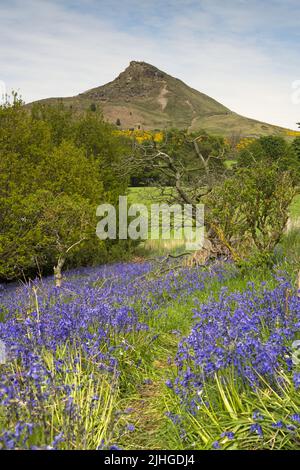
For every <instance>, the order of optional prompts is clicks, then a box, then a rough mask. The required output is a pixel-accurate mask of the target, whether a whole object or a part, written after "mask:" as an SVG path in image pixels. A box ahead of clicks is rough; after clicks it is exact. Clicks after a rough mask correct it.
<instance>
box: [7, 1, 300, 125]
mask: <svg viewBox="0 0 300 470" xmlns="http://www.w3.org/2000/svg"><path fill="white" fill-rule="evenodd" d="M249 4H250V5H249ZM0 15H1V30H0V70H1V73H0V80H1V81H4V82H5V83H6V86H7V89H19V90H20V92H21V93H22V95H23V97H24V99H25V100H26V101H32V100H36V99H40V98H46V97H49V96H70V95H74V94H77V93H79V92H82V91H84V90H86V89H89V88H92V87H94V86H98V85H101V84H104V83H106V82H108V81H110V80H113V79H114V78H115V77H116V75H118V74H119V73H120V72H121V71H122V70H123V69H124V68H125V67H126V66H127V65H128V63H129V61H130V60H145V61H147V62H150V63H152V64H153V65H156V66H157V67H159V68H160V69H162V70H164V71H166V72H168V73H170V74H171V75H175V76H177V77H178V78H180V79H182V80H184V81H185V82H186V83H187V84H189V85H191V86H193V87H194V88H196V89H198V90H199V91H202V92H204V93H207V94H208V95H210V96H212V97H213V98H215V99H217V100H219V101H221V102H222V103H223V104H225V105H226V106H228V107H229V108H231V109H232V110H234V111H236V112H239V113H240V114H243V115H246V116H249V117H253V118H257V119H260V120H263V121H267V122H271V123H274V124H280V125H283V126H286V127H292V128H296V126H295V122H298V121H299V120H300V105H299V104H298V105H296V104H293V101H292V93H293V91H294V90H293V89H292V83H293V82H294V81H295V80H297V79H300V71H299V67H298V57H297V56H298V53H297V48H298V44H299V32H298V29H299V28H298V24H299V19H300V5H299V4H298V3H297V2H296V1H294V0H287V1H285V2H284V3H283V2H281V1H279V0H278V1H277V0H272V1H271V0H269V1H264V2H261V1H258V0H252V1H251V2H246V1H244V0H228V1H226V2H224V1H221V0H198V1H195V0H181V1H178V0H165V1H163V0H160V1H159V0H152V1H150V0H143V1H142V2H140V1H137V0H123V2H122V3H120V2H119V0H118V1H116V0H110V1H108V0H100V1H99V0H98V1H96V0H81V1H79V0H78V1H65V0H64V1H62V0H23V1H21V0H13V1H8V0H7V1H6V0H3V1H2V2H1V4H0Z"/></svg>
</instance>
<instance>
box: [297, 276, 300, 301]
mask: <svg viewBox="0 0 300 470" xmlns="http://www.w3.org/2000/svg"><path fill="white" fill-rule="evenodd" d="M297 289H298V297H299V298H300V271H299V272H298V278H297Z"/></svg>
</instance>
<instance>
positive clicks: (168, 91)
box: [40, 61, 288, 136]
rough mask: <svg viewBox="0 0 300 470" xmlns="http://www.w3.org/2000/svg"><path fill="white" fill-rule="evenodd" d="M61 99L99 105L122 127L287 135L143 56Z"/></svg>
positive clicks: (82, 105)
mask: <svg viewBox="0 0 300 470" xmlns="http://www.w3.org/2000/svg"><path fill="white" fill-rule="evenodd" d="M57 101H62V102H63V103H64V104H65V105H67V106H72V107H73V108H74V109H75V110H76V111H79V112H81V111H83V110H86V109H89V108H91V107H92V108H95V107H97V108H100V109H102V111H103V114H104V117H105V118H106V119H107V120H108V121H110V122H112V123H116V122H118V123H119V124H120V128H122V129H130V128H135V129H139V128H140V129H145V130H150V129H166V128H171V127H175V128H178V129H189V131H197V130H200V129H205V130H207V131H208V132H210V133H212V134H223V135H232V134H238V135H239V134H240V135H241V136H259V135H270V134H273V135H274V134H277V135H287V133H288V131H287V129H284V128H282V127H277V126H274V125H271V124H267V123H264V122H259V121H256V120H254V119H249V118H246V117H243V116H240V115H238V114H236V113H234V112H233V111H231V110H230V109H228V108H226V107H225V106H223V105H222V104H220V103H218V102H217V101H216V100H214V99H213V98H211V97H209V96H207V95H205V94H204V93H201V92H199V91H197V90H194V89H193V88H191V87H189V86H188V85H186V84H185V83H184V82H182V81H181V80H179V79H177V78H174V77H172V76H170V75H168V74H167V73H165V72H162V71H161V70H159V69H157V68H156V67H154V66H153V65H150V64H147V63H146V62H137V61H132V62H130V64H129V66H128V67H127V68H126V69H125V70H124V71H123V72H122V73H121V74H120V75H119V76H118V77H117V78H116V79H115V80H113V81H112V82H110V83H107V84H106V85H102V86H99V87H96V88H93V89H91V90H88V91H86V92H84V93H80V94H79V95H77V96H74V97H70V98H49V99H46V100H41V101H40V102H42V103H55V102H57Z"/></svg>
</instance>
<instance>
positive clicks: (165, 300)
mask: <svg viewBox="0 0 300 470" xmlns="http://www.w3.org/2000/svg"><path fill="white" fill-rule="evenodd" d="M299 248H300V239H299V233H298V232H290V233H289V234H287V235H285V238H284V240H283V242H282V244H281V246H279V247H278V249H277V252H276V258H275V260H274V267H273V268H272V269H266V268H256V269H247V270H245V269H238V268H237V267H236V266H235V265H234V264H233V263H230V262H227V263H223V262H219V263H216V264H213V265H208V266H205V267H195V268H184V267H180V266H178V262H177V260H173V261H169V262H168V264H167V265H166V264H165V263H164V264H163V263H162V262H161V259H160V258H158V259H157V260H156V261H144V262H141V263H119V264H111V265H104V266H100V267H95V268H81V269H79V270H73V271H69V272H67V273H66V274H65V281H64V284H63V286H62V288H61V289H58V288H56V287H54V283H53V279H52V278H45V279H40V280H39V279H37V280H36V281H34V282H31V283H30V284H24V285H22V284H20V283H19V284H17V285H11V286H10V287H7V286H2V287H1V290H0V305H1V307H0V318H1V323H0V337H1V339H2V340H3V341H4V342H5V344H6V345H7V356H8V357H7V361H6V364H2V365H0V367H1V388H0V403H1V405H0V447H2V448H5V449H28V448H29V449H40V448H42V449H43V448H46V449H118V448H121V449H219V448H221V449H299V448H300V441H299V438H300V415H299V413H298V412H299V405H300V399H299V388H300V366H299V365H297V364H296V363H295V360H294V361H293V360H292V358H293V346H292V345H293V342H294V341H295V340H296V339H298V338H300V335H299V328H300V308H299V298H298V296H297V293H296V290H295V282H294V281H295V274H296V267H297V265H298V263H299V253H300V249H299ZM294 354H295V352H294ZM296 362H297V361H296Z"/></svg>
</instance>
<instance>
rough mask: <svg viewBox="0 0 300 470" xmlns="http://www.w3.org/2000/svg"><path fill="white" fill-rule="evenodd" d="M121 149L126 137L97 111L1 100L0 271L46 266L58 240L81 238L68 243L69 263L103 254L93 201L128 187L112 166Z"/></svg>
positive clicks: (4, 274) (11, 273) (5, 274)
mask: <svg viewBox="0 0 300 470" xmlns="http://www.w3.org/2000/svg"><path fill="white" fill-rule="evenodd" d="M124 152H126V143H125V141H124V139H123V140H121V139H120V138H119V137H117V136H116V135H115V134H114V129H113V128H112V127H111V126H109V125H108V124H107V123H105V122H104V121H103V118H102V116H101V114H99V113H98V112H87V113H86V114H85V115H82V116H80V117H79V116H74V114H73V112H72V110H71V109H66V108H64V107H63V105H61V104H58V105H57V106H45V105H34V106H33V108H32V110H31V112H28V110H27V109H26V108H25V107H24V106H23V103H22V102H21V101H20V100H19V99H18V98H17V96H15V98H14V102H13V103H12V104H10V103H6V104H5V105H3V106H2V107H1V108H0V278H9V279H12V278H14V277H16V276H20V275H21V274H23V275H27V274H28V275H30V274H34V273H35V272H36V271H37V270H41V271H43V270H46V271H48V270H49V269H52V268H53V263H54V261H55V260H54V258H55V251H56V253H57V252H58V251H59V250H57V247H58V245H59V246H60V251H61V250H62V246H64V247H65V248H66V249H67V247H70V246H72V245H73V244H74V243H76V242H79V241H80V240H81V239H82V238H84V239H85V243H84V244H82V245H81V247H80V248H81V249H80V250H78V249H76V250H72V251H68V262H69V265H73V266H74V265H76V263H82V262H84V263H94V262H97V261H98V262H99V261H100V260H101V257H103V256H104V255H105V256H106V253H107V249H106V248H105V249H104V247H103V244H101V243H100V241H99V240H98V239H97V238H96V236H95V227H96V224H97V220H96V207H97V206H98V205H99V204H101V202H108V203H110V202H111V203H115V204H116V203H117V200H118V196H119V194H122V192H125V189H126V186H127V181H126V178H120V177H118V176H117V175H116V174H115V173H114V171H113V169H112V166H111V163H112V162H114V163H115V164H116V165H117V164H119V162H120V159H121V157H122V155H123V154H124ZM83 219H84V222H83ZM83 225H86V226H89V230H88V232H87V231H86V230H83ZM67 226H68V227H67ZM83 232H84V235H83ZM58 234H60V235H59V236H58ZM55 237H56V238H57V240H58V239H59V242H56V250H54V249H53V246H54V245H55V243H54V238H55ZM47 244H49V245H47ZM76 246H77V245H76Z"/></svg>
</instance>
